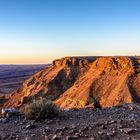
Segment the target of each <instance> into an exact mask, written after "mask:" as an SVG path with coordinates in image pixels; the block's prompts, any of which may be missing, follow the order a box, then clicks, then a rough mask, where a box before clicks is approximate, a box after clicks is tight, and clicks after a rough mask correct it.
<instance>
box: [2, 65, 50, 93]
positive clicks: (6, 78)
mask: <svg viewBox="0 0 140 140" xmlns="http://www.w3.org/2000/svg"><path fill="white" fill-rule="evenodd" d="M46 66H47V65H0V94H6V93H9V92H12V91H14V90H15V89H16V88H19V87H21V86H22V82H23V81H24V80H25V79H27V78H29V76H31V75H32V74H34V73H35V72H37V71H39V70H41V69H43V68H44V67H46Z"/></svg>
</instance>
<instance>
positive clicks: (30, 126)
mask: <svg viewBox="0 0 140 140" xmlns="http://www.w3.org/2000/svg"><path fill="white" fill-rule="evenodd" d="M34 128H36V125H34V124H28V125H26V129H34Z"/></svg>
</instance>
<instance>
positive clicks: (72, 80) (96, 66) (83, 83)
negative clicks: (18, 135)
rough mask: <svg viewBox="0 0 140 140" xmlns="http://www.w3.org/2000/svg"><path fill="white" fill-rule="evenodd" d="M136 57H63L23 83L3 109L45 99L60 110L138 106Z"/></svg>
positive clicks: (138, 62) (139, 62) (139, 93)
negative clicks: (136, 104) (96, 106)
mask: <svg viewBox="0 0 140 140" xmlns="http://www.w3.org/2000/svg"><path fill="white" fill-rule="evenodd" d="M139 66H140V58H139V57H66V58H62V59H59V60H55V61H53V62H52V64H51V65H50V66H49V67H47V68H45V69H43V70H41V71H40V72H38V73H36V74H34V75H33V76H31V77H30V78H29V79H27V80H26V81H24V83H23V87H22V88H21V89H20V90H17V91H16V92H13V93H12V96H11V97H10V99H9V100H8V101H6V103H5V104H4V105H3V107H18V108H24V105H25V104H26V103H29V102H30V100H32V99H33V98H39V97H46V98H47V99H51V100H53V102H54V103H55V104H57V105H58V106H59V107H61V108H64V109H70V108H85V107H94V105H95V103H98V104H99V105H100V106H101V107H109V106H118V105H120V104H122V103H131V102H134V103H139V102H140V87H139V81H140V75H139Z"/></svg>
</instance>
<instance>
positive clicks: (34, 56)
mask: <svg viewBox="0 0 140 140" xmlns="http://www.w3.org/2000/svg"><path fill="white" fill-rule="evenodd" d="M0 5H1V8H0V50H1V51H0V65H3V64H5V65H7V64H10V65H15V64H16V65H22V64H24V65H27V64H33V65H34V64H48V63H51V62H52V61H53V60H54V59H59V58H62V57H66V56H137V55H138V56H139V55H140V39H139V38H140V26H139V25H140V8H139V5H140V1H139V0H134V1H132V0H118V1H112V0H106V1H104V0H67V1H65V0H59V1H58V0H46V1H45V0H40V1H39V0H21V1H18V0H12V1H11V0H5V1H3V0H0Z"/></svg>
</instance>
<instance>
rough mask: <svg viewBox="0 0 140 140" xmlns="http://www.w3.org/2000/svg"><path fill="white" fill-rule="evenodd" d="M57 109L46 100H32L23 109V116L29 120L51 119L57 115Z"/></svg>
mask: <svg viewBox="0 0 140 140" xmlns="http://www.w3.org/2000/svg"><path fill="white" fill-rule="evenodd" d="M58 112H59V109H58V107H57V106H56V105H55V104H53V103H52V102H51V101H47V100H46V99H43V98H41V99H39V100H33V102H32V103H31V104H29V105H27V106H26V107H25V112H24V113H25V116H26V118H27V119H31V120H44V119H52V118H54V117H56V116H57V115H58Z"/></svg>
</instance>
